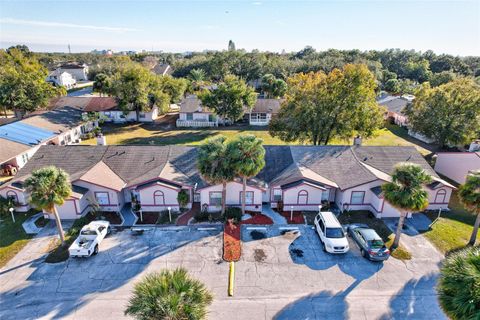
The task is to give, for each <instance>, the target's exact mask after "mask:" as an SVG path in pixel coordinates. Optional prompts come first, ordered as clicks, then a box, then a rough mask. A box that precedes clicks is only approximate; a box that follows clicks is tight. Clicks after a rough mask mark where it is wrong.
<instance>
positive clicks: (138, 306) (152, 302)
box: [125, 268, 213, 320]
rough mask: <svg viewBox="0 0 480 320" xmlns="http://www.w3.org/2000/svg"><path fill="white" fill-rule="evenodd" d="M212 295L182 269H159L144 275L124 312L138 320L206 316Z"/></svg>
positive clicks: (181, 319)
mask: <svg viewBox="0 0 480 320" xmlns="http://www.w3.org/2000/svg"><path fill="white" fill-rule="evenodd" d="M212 300H213V296H212V294H211V293H210V292H209V291H208V290H207V288H206V287H205V285H204V284H203V283H201V282H200V281H198V280H196V279H193V278H191V277H190V276H189V275H188V274H187V271H186V270H185V269H181V268H180V269H176V270H174V271H170V270H162V272H160V273H158V272H157V273H152V274H149V275H147V276H146V277H145V278H144V279H143V280H142V281H140V282H139V283H137V284H136V285H135V289H134V291H133V296H132V298H130V301H129V303H128V307H127V309H126V310H125V315H131V316H134V317H135V318H136V319H140V320H151V319H169V320H184V319H192V320H197V319H205V317H206V315H207V306H208V305H210V304H211V303H212Z"/></svg>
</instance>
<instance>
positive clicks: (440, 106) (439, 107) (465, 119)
mask: <svg viewBox="0 0 480 320" xmlns="http://www.w3.org/2000/svg"><path fill="white" fill-rule="evenodd" d="M407 115H408V120H409V123H410V125H411V127H412V129H413V130H414V131H416V132H419V133H421V134H423V135H425V136H426V137H428V138H430V139H433V140H434V141H435V142H436V143H437V144H438V145H440V146H441V147H442V148H445V147H447V146H457V145H464V144H468V143H470V142H471V140H472V139H474V138H476V133H477V132H478V128H480V86H479V85H478V84H476V83H475V82H474V81H473V80H471V79H467V78H459V79H455V80H454V81H451V82H449V83H447V84H444V85H441V86H439V87H435V88H431V87H430V85H428V84H424V85H422V87H421V89H420V90H418V91H417V92H416V98H415V100H414V103H413V106H412V108H410V109H409V110H408V111H407Z"/></svg>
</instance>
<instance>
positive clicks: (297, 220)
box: [280, 211, 305, 224]
mask: <svg viewBox="0 0 480 320" xmlns="http://www.w3.org/2000/svg"><path fill="white" fill-rule="evenodd" d="M280 215H282V216H283V217H284V218H285V219H287V223H288V224H304V223H305V219H304V218H303V213H302V211H293V219H290V211H282V212H281V213H280Z"/></svg>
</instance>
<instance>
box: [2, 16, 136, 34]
mask: <svg viewBox="0 0 480 320" xmlns="http://www.w3.org/2000/svg"><path fill="white" fill-rule="evenodd" d="M0 24H13V25H24V26H35V27H61V28H75V29H88V30H102V31H109V32H129V31H139V30H137V29H132V28H122V27H106V26H92V25H88V24H74V23H65V22H52V21H37V20H22V19H14V18H2V19H0Z"/></svg>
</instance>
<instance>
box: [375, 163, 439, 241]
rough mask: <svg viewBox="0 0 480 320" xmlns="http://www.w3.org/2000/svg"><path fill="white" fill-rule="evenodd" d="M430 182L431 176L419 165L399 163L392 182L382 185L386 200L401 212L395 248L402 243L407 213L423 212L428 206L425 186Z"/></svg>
mask: <svg viewBox="0 0 480 320" xmlns="http://www.w3.org/2000/svg"><path fill="white" fill-rule="evenodd" d="M430 181H431V177H430V175H429V174H428V173H427V172H425V170H423V168H422V167H420V166H419V165H416V164H412V163H399V164H398V165H397V166H396V167H395V169H394V171H393V173H392V181H391V182H387V183H385V184H383V185H382V191H383V197H384V198H385V200H386V201H387V202H388V203H390V205H392V207H394V208H397V209H398V210H399V211H400V218H399V219H398V225H397V230H396V232H395V239H394V241H393V245H392V247H393V248H396V247H398V245H399V243H400V235H401V234H402V229H403V223H404V222H405V217H406V216H407V213H408V212H412V211H421V210H424V209H425V208H426V207H427V206H428V193H427V191H425V190H424V189H423V186H424V185H426V184H427V183H429V182H430Z"/></svg>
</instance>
